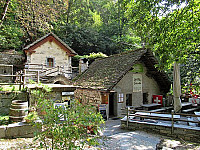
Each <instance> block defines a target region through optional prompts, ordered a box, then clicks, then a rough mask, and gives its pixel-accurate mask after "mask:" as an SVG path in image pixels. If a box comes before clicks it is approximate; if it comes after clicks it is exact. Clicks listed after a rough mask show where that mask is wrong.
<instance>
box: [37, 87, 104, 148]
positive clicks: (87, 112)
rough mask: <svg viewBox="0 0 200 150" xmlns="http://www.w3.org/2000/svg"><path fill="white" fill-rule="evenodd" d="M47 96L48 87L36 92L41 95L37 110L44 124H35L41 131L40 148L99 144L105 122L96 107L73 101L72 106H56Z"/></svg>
mask: <svg viewBox="0 0 200 150" xmlns="http://www.w3.org/2000/svg"><path fill="white" fill-rule="evenodd" d="M42 91H44V93H43V95H42V96H43V97H45V91H46V90H44V89H43V90H39V91H35V94H36V95H37V96H38V99H37V100H38V101H37V102H36V103H37V109H38V110H39V113H38V114H39V116H40V118H41V119H42V123H36V124H35V125H36V126H37V127H38V128H42V131H41V132H38V133H36V138H37V139H39V140H40V141H41V147H46V148H48V147H51V148H52V149H82V148H83V147H84V146H85V145H96V144H97V142H96V138H97V137H98V135H97V132H98V130H100V125H101V124H102V123H104V121H103V118H102V116H101V114H100V113H98V112H97V110H96V107H93V106H88V105H82V104H81V103H79V101H77V100H71V105H70V106H65V105H61V106H55V104H54V102H53V101H52V100H50V99H47V98H44V99H43V98H42V97H41V93H42Z"/></svg>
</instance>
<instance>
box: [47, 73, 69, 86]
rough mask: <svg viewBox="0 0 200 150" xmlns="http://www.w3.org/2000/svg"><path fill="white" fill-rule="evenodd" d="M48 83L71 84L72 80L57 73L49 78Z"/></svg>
mask: <svg viewBox="0 0 200 150" xmlns="http://www.w3.org/2000/svg"><path fill="white" fill-rule="evenodd" d="M49 83H53V84H64V85H71V84H72V82H71V81H70V80H69V79H67V78H66V77H65V76H64V75H57V76H55V77H53V78H51V79H50V80H49Z"/></svg>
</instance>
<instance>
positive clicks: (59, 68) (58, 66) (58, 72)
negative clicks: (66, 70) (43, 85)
mask: <svg viewBox="0 0 200 150" xmlns="http://www.w3.org/2000/svg"><path fill="white" fill-rule="evenodd" d="M58 74H60V66H58Z"/></svg>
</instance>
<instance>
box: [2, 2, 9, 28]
mask: <svg viewBox="0 0 200 150" xmlns="http://www.w3.org/2000/svg"><path fill="white" fill-rule="evenodd" d="M9 3H10V0H6V3H5V5H4V7H3V12H2V14H1V18H0V20H1V22H0V27H1V25H2V24H3V20H4V19H5V16H6V12H7V9H8V5H9Z"/></svg>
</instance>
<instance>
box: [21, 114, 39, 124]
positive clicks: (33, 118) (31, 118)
mask: <svg viewBox="0 0 200 150" xmlns="http://www.w3.org/2000/svg"><path fill="white" fill-rule="evenodd" d="M37 119H39V118H38V114H37V112H36V111H33V112H30V113H28V115H27V116H26V117H24V120H25V121H26V122H27V123H33V122H35V121H36V120H37Z"/></svg>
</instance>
